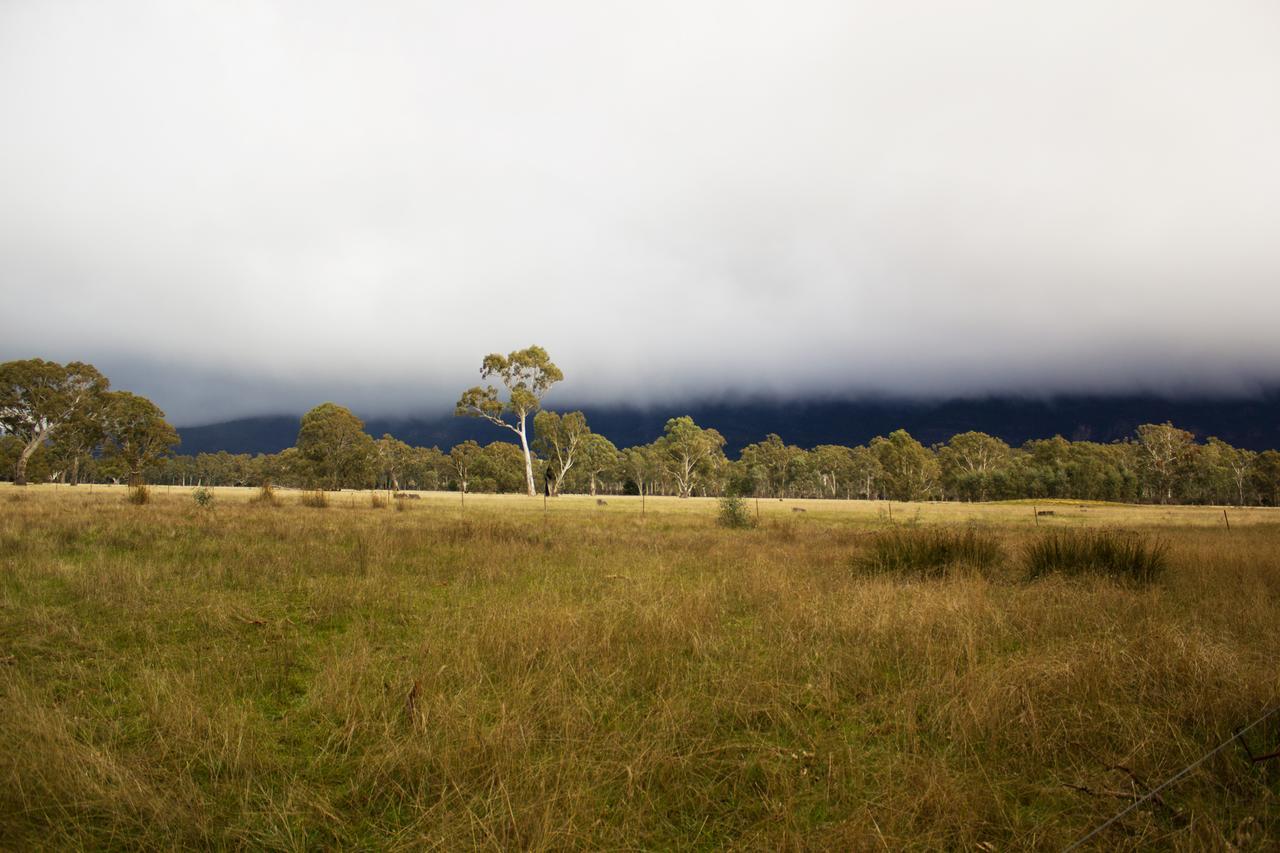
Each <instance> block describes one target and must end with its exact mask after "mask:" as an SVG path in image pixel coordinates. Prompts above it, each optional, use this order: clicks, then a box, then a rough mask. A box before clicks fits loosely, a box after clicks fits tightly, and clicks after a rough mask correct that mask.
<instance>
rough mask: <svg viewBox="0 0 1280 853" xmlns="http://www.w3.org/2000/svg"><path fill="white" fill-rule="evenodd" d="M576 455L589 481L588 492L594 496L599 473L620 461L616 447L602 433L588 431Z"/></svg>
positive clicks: (615, 465) (611, 467)
mask: <svg viewBox="0 0 1280 853" xmlns="http://www.w3.org/2000/svg"><path fill="white" fill-rule="evenodd" d="M578 456H579V458H580V460H581V462H580V464H581V466H582V470H583V472H584V473H585V474H586V476H587V479H588V481H589V483H590V487H589V494H590V495H591V496H592V497H595V496H596V489H597V486H598V483H599V480H600V475H601V474H603V473H604V472H605V471H608V470H611V469H613V468H616V467H617V466H618V463H619V461H620V460H619V455H618V448H616V447H614V446H613V442H612V441H610V440H609V439H607V438H605V437H604V436H603V435H600V434H599V433H594V432H589V433H587V434H586V435H585V436H583V439H582V448H581V450H579V452H578Z"/></svg>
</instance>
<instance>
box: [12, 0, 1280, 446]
mask: <svg viewBox="0 0 1280 853" xmlns="http://www.w3.org/2000/svg"><path fill="white" fill-rule="evenodd" d="M1278 41H1280V6H1277V5H1276V4H1274V3H1261V2H1256V3H1255V2H1239V3H1228V4H1206V3H1190V2H1168V0H1165V2H1155V0H1138V2H1134V3H1129V4H1114V3H1106V2H1102V0H1083V1H1082V2H1077V3H1071V4H1056V5H1052V6H1049V5H1044V4H1028V3H1019V2H1013V0H1004V1H1003V2H981V1H980V2H977V3H967V4H954V3H946V2H941V1H940V0H939V2H906V3H892V4H887V3H871V2H850V0H841V2H801V3H785V4H784V3H757V2H741V0H739V2H732V3H731V2H707V3H698V4H688V3H674V2H661V0H659V1H658V2H650V3H643V4H620V3H612V2H597V0H592V1H591V2H588V0H563V2H554V0H553V2H546V3H537V4H512V3H497V2H472V3H465V4H446V3H436V2H421V3H409V2H405V3H394V2H382V3H367V4H343V3H328V2H306V3H302V2H277V3H271V4H256V5H247V4H196V3H187V2H173V0H163V1H161V0H156V2H130V0H122V2H114V3H109V4H104V3H92V2H57V3H51V2H42V0H10V2H6V3H4V4H0V127H3V128H4V131H3V133H0V299H2V300H3V305H4V306H5V311H4V318H5V322H4V326H3V328H4V331H3V334H0V359H10V358H27V357H32V356H41V357H45V358H54V359H58V360H68V359H83V360H88V361H92V362H94V363H95V364H97V365H98V366H99V367H100V368H102V369H103V370H104V371H105V372H106V373H107V374H108V375H109V376H111V378H112V380H113V382H114V383H115V384H116V385H117V386H119V387H126V388H129V389H131V390H135V391H137V392H139V393H143V394H146V395H148V396H150V397H152V398H153V399H155V400H156V401H157V403H159V404H160V405H161V406H162V407H163V408H164V409H165V410H166V411H167V412H168V414H169V416H170V419H171V420H173V421H174V422H176V423H180V424H195V423H206V422H211V421H221V420H226V419H229V418H234V417H240V416H247V415H258V414H273V413H288V414H294V413H298V412H301V411H303V410H305V409H306V408H308V407H310V406H312V405H314V404H316V403H318V402H321V401H323V400H328V399H332V400H335V401H338V402H341V403H344V404H346V405H349V406H351V407H353V408H355V409H357V410H358V411H360V412H362V413H364V414H366V415H383V416H398V415H407V414H415V413H427V414H439V413H442V412H445V411H447V409H448V408H449V407H450V405H451V404H452V402H453V400H454V399H456V397H457V394H458V392H459V391H460V390H461V389H462V388H464V387H466V386H467V385H470V384H473V383H474V382H475V381H476V379H477V375H476V369H477V367H478V365H479V361H480V358H481V357H482V356H483V355H484V354H485V353H487V352H490V351H495V350H500V351H504V352H505V351H509V350H512V349H515V348H518V347H524V346H527V345H529V344H530V343H538V344H540V345H542V346H544V347H546V348H547V349H548V350H549V351H550V352H551V354H552V356H553V358H554V359H555V360H556V361H557V363H558V364H560V366H561V367H562V368H563V369H564V370H565V373H566V375H567V379H566V381H565V383H564V384H563V386H561V387H559V388H557V389H556V391H555V392H553V397H552V398H551V399H550V402H551V404H552V405H555V400H556V399H560V400H566V401H573V402H575V403H584V404H589V405H596V406H601V407H608V406H617V405H619V404H630V403H640V404H645V405H648V404H654V405H666V404H668V403H670V404H672V405H675V404H677V403H680V402H684V401H700V403H703V404H710V403H714V402H715V401H720V400H725V399H729V400H732V399H736V398H738V397H756V396H759V395H763V396H765V397H774V398H783V399H786V398H793V397H794V398H806V399H807V398H813V397H815V396H822V397H832V396H834V397H837V398H851V397H860V396H863V395H868V394H889V395H892V396H896V397H955V396H962V397H963V396H979V397H980V396H983V395H987V394H997V395H1005V396H1008V395H1029V396H1031V397H1033V398H1037V399H1043V398H1046V397H1051V396H1054V395H1061V394H1099V393H1115V394H1135V393H1156V394H1159V395H1163V396H1174V397H1178V396H1188V395H1190V396H1196V397H1203V396H1206V395H1207V396H1209V397H1222V398H1233V397H1247V396H1250V395H1255V394H1258V393H1259V392H1260V391H1261V390H1262V389H1265V388H1268V387H1275V386H1276V385H1277V384H1278V383H1280V335H1277V334H1276V328H1275V327H1276V318H1277V317H1280V239H1277V223H1280V158H1277V157H1276V156H1275V154H1274V152H1275V151H1276V150H1277V149H1278V148H1280V86H1277V85H1276V81H1277V80H1280V51H1277V50H1276V49H1275V45H1276V44H1277V42H1278Z"/></svg>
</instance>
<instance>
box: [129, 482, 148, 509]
mask: <svg viewBox="0 0 1280 853" xmlns="http://www.w3.org/2000/svg"><path fill="white" fill-rule="evenodd" d="M125 500H127V501H128V502H129V503H131V504H137V505H138V506H141V505H142V504H145V503H149V502H150V501H151V490H150V489H148V488H147V487H146V486H130V487H129V493H128V494H127V495H125Z"/></svg>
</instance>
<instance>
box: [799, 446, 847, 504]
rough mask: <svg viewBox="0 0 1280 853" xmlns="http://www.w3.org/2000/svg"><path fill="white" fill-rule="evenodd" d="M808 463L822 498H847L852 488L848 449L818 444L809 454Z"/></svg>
mask: <svg viewBox="0 0 1280 853" xmlns="http://www.w3.org/2000/svg"><path fill="white" fill-rule="evenodd" d="M809 463H810V466H811V467H812V468H813V470H814V472H815V473H816V474H817V476H818V480H819V482H820V483H821V486H822V494H823V496H824V497H831V498H836V497H839V496H840V495H841V494H844V495H845V496H846V497H848V496H849V494H850V492H851V491H852V486H853V476H852V474H853V470H852V469H853V457H852V455H851V451H850V449H849V448H848V447H842V446H841V445H839V444H819V445H818V446H817V447H815V448H814V449H813V451H812V452H811V453H810V454H809Z"/></svg>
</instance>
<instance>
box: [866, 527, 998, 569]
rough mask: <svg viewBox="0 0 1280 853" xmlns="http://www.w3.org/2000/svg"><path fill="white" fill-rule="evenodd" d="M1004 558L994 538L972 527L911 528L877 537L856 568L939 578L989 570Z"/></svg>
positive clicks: (899, 529)
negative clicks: (959, 569)
mask: <svg viewBox="0 0 1280 853" xmlns="http://www.w3.org/2000/svg"><path fill="white" fill-rule="evenodd" d="M1004 556H1005V555H1004V549H1003V548H1001V547H1000V543H999V541H997V540H996V538H995V537H994V536H992V535H990V534H989V533H985V532H983V531H980V530H977V529H976V528H973V527H965V528H959V529H957V528H950V527H910V528H898V529H895V530H887V531H885V532H883V533H880V534H877V535H876V536H875V537H874V538H873V539H872V540H871V543H870V545H869V546H868V548H867V550H866V551H865V552H863V553H862V554H861V555H860V556H859V557H858V560H857V564H858V567H859V568H861V569H862V570H863V571H865V572H870V573H874V574H879V573H884V574H899V575H912V576H916V577H922V578H940V577H945V576H946V575H947V573H948V572H949V571H950V570H951V569H953V568H956V567H959V566H965V567H969V568H975V569H989V568H991V567H992V566H994V565H995V564H996V563H998V562H1000V561H1001V560H1002V559H1003V558H1004Z"/></svg>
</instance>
